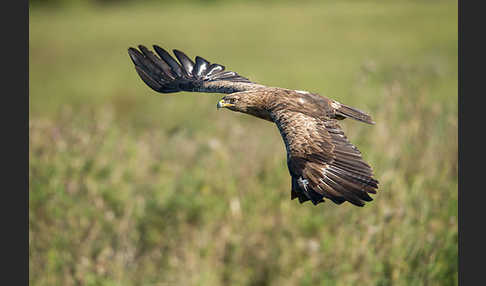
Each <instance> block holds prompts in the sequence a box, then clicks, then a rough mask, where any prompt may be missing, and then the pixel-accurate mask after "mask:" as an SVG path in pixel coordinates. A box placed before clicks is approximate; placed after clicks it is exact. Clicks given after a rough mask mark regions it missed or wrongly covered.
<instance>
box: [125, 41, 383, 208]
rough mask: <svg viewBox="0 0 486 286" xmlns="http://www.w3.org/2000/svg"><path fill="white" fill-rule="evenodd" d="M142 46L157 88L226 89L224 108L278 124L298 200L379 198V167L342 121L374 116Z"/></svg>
mask: <svg viewBox="0 0 486 286" xmlns="http://www.w3.org/2000/svg"><path fill="white" fill-rule="evenodd" d="M138 48H139V50H137V49H135V48H129V49H128V54H129V56H130V58H131V59H132V61H133V63H134V64H135V69H136V71H137V73H138V75H139V76H140V78H141V79H142V80H143V81H144V82H145V83H146V84H147V85H148V86H149V87H151V88H152V89H153V90H155V91H157V92H161V93H172V92H179V91H189V92H211V93H225V94H227V95H226V96H224V97H223V98H222V99H221V100H220V101H219V102H218V104H217V108H218V109H220V108H227V109H229V110H232V111H238V112H242V113H247V114H250V115H253V116H256V117H258V118H261V119H265V120H268V121H271V122H274V123H275V124H276V125H277V128H278V130H279V131H280V134H281V135H282V139H283V141H284V143H285V147H286V150H287V165H288V169H289V172H290V175H291V177H292V188H291V199H292V200H293V199H295V198H298V199H299V202H300V203H303V202H305V201H308V200H310V201H312V203H313V204H314V205H317V204H319V203H321V202H324V198H327V199H330V200H331V201H333V202H334V203H336V204H342V203H343V202H345V201H348V202H350V203H352V204H354V205H356V206H363V205H364V204H365V203H364V202H365V201H366V202H369V201H372V200H373V199H372V198H371V197H370V196H369V195H368V193H373V194H376V190H377V189H378V181H377V180H376V179H374V178H373V170H372V168H371V167H370V165H368V164H367V163H366V162H365V161H364V160H363V158H362V157H361V152H360V151H359V150H358V149H357V148H356V147H355V146H354V145H353V144H351V143H350V142H349V141H348V139H347V138H346V136H345V135H344V132H343V131H342V129H341V127H340V126H339V124H338V120H343V119H345V118H352V119H355V120H359V121H361V122H365V123H368V124H374V122H373V121H372V119H371V117H370V116H369V115H368V114H366V113H364V112H362V111H360V110H358V109H355V108H353V107H350V106H347V105H344V104H342V103H339V102H337V101H335V100H333V99H329V98H326V97H323V96H320V95H318V94H316V93H310V92H307V91H300V90H291V89H286V88H280V87H267V86H264V85H261V84H257V83H254V82H251V81H250V80H249V79H247V78H245V77H243V76H240V75H239V74H237V73H236V72H233V71H226V70H225V67H224V66H222V65H219V64H216V63H210V62H208V61H207V60H205V59H204V58H202V57H199V56H197V57H196V58H195V61H192V60H191V59H190V58H189V57H188V56H187V55H186V54H184V53H183V52H181V51H179V50H173V52H174V55H175V57H176V58H177V60H178V61H179V62H177V61H176V60H175V59H174V58H173V57H172V56H171V55H170V54H169V53H168V52H167V51H166V50H164V49H162V48H161V47H159V46H157V45H154V46H153V48H154V50H155V52H156V53H157V55H158V56H157V55H156V54H154V53H153V52H152V51H150V50H148V49H147V48H146V47H144V46H142V45H139V46H138Z"/></svg>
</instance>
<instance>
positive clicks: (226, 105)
mask: <svg viewBox="0 0 486 286" xmlns="http://www.w3.org/2000/svg"><path fill="white" fill-rule="evenodd" d="M230 106H235V105H234V104H231V103H227V102H225V101H224V99H221V100H220V101H218V105H216V107H217V108H218V109H220V108H223V107H230Z"/></svg>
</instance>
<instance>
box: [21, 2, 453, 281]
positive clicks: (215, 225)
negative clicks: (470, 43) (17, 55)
mask: <svg viewBox="0 0 486 286" xmlns="http://www.w3.org/2000/svg"><path fill="white" fill-rule="evenodd" d="M29 22H30V41H29V62H30V63H29V75H30V84H29V90H30V100H29V107H30V111H29V114H30V119H29V128H30V130H29V131H30V132H29V133H30V138H29V144H30V145H29V153H30V154H29V155H30V160H29V184H30V186H29V253H30V254H29V258H30V259H29V279H30V282H31V284H32V285H79V284H83V285H457V284H458V280H457V278H458V276H457V275H458V274H457V253H458V246H457V235H458V234H457V182H458V177H457V168H458V161H457V106H458V103H457V90H458V83H457V74H458V73H457V68H458V66H457V61H458V59H457V51H458V47H457V3H455V2H452V1H451V2H447V1H446V2H437V1H427V2H425V3H422V2H411V1H386V2H384V3H378V2H357V1H351V2H331V3H329V2H326V3H314V2H312V3H311V2H309V3H304V4H301V5H297V4H291V3H287V4H276V3H275V4H266V5H259V4H257V3H250V4H234V5H215V4H211V5H206V6H203V5H189V4H184V5H168V6H164V5H157V4H153V3H152V4H143V5H134V4H133V5H128V4H127V5H124V6H100V7H92V6H86V7H80V8H78V9H62V10H56V9H42V8H35V9H33V10H31V11H30V19H29ZM139 43H141V44H145V45H147V46H149V45H152V44H159V45H161V46H162V47H165V48H167V49H172V48H178V49H181V50H183V51H185V52H186V53H187V54H188V55H189V56H191V57H194V56H196V55H200V56H203V57H205V58H206V59H208V60H210V61H215V62H217V63H220V64H224V65H226V67H227V68H228V69H230V70H234V71H236V72H238V73H240V74H241V75H243V76H246V77H249V78H250V79H252V80H254V81H257V82H260V83H263V84H267V85H271V86H281V87H287V88H293V89H303V90H309V91H312V92H318V93H320V94H322V95H325V96H328V97H331V98H334V99H336V100H338V101H340V102H343V103H345V104H348V105H351V106H354V107H357V108H359V109H362V110H365V111H367V112H369V113H370V114H371V115H372V116H373V118H374V120H375V121H376V122H377V124H376V125H374V126H368V125H365V124H361V123H359V122H353V121H350V120H345V121H344V122H342V124H341V125H342V126H343V128H344V129H345V131H346V133H347V135H348V138H349V139H350V140H351V142H353V143H354V144H355V145H357V146H358V148H359V149H360V150H361V151H362V153H363V156H364V158H365V159H366V160H367V161H368V162H369V163H370V164H371V165H372V166H373V167H374V170H375V174H376V178H377V179H378V180H379V181H380V189H379V192H378V194H377V195H375V196H374V198H375V200H374V201H373V202H371V203H370V204H367V205H366V206H365V207H364V208H357V207H354V206H352V205H350V204H343V205H341V206H337V205H334V204H332V203H331V202H330V201H328V202H326V203H324V204H320V205H319V206H317V207H316V206H313V205H312V204H311V203H306V204H303V205H301V204H299V203H298V202H297V201H291V200H290V176H289V174H288V170H287V166H286V157H285V148H284V145H283V142H282V139H281V138H280V135H279V133H278V130H277V128H276V127H275V126H274V125H272V124H270V123H268V122H264V121H261V120H258V119H255V118H252V117H250V116H246V115H243V114H237V113H231V112H229V111H217V110H216V106H215V105H216V103H217V101H218V99H219V98H220V97H222V95H213V94H189V93H181V94H175V95H160V94H156V93H155V92H153V91H152V90H151V89H149V88H148V87H147V86H145V84H144V83H143V82H142V81H141V80H140V79H139V77H138V75H137V74H136V72H135V70H134V68H133V65H132V63H131V62H130V59H129V57H128V54H127V48H128V47H129V46H135V45H137V44H139Z"/></svg>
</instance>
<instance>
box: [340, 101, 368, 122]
mask: <svg viewBox="0 0 486 286" xmlns="http://www.w3.org/2000/svg"><path fill="white" fill-rule="evenodd" d="M336 116H337V117H338V118H339V117H341V118H342V119H344V118H346V117H347V118H353V119H355V120H358V121H361V122H364V123H368V124H375V122H374V121H373V119H371V116H369V115H368V114H366V113H365V112H363V111H361V110H359V109H356V108H353V107H351V106H347V105H344V104H342V103H340V104H339V106H338V108H336ZM343 117H344V118H343Z"/></svg>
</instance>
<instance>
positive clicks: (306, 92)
mask: <svg viewBox="0 0 486 286" xmlns="http://www.w3.org/2000/svg"><path fill="white" fill-rule="evenodd" d="M295 92H297V93H300V94H309V92H308V91H305V90H295Z"/></svg>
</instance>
